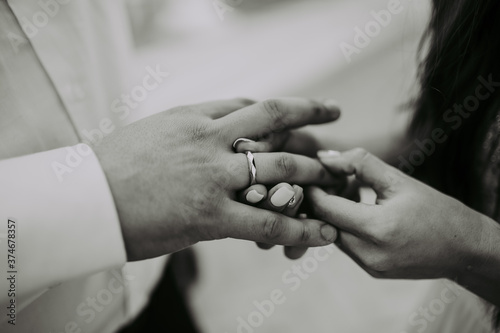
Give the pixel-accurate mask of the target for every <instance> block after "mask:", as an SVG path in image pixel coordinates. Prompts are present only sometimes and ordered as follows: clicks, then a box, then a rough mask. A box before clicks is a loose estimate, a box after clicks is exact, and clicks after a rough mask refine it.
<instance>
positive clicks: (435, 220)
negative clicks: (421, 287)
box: [246, 132, 500, 306]
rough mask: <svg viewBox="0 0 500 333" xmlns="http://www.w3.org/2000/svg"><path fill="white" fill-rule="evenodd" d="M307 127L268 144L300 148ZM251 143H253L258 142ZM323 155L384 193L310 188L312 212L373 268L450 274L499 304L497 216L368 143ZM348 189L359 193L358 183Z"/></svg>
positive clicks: (391, 273)
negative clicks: (365, 196)
mask: <svg viewBox="0 0 500 333" xmlns="http://www.w3.org/2000/svg"><path fill="white" fill-rule="evenodd" d="M304 135H305V136H307V134H305V133H304V132H300V133H298V134H293V133H292V134H291V135H289V136H288V141H286V142H285V143H283V142H282V141H279V142H274V143H273V142H268V143H267V147H271V148H272V149H275V148H277V147H282V146H285V147H286V148H285V149H287V150H290V151H294V152H299V153H300V150H301V149H303V148H301V146H297V145H295V144H294V141H295V142H304V138H301V139H300V140H296V139H295V138H297V137H298V136H304ZM309 140H311V142H315V143H316V146H315V147H321V146H322V143H321V141H319V140H316V139H314V138H313V137H311V138H309ZM325 142H326V143H328V142H329V139H327V140H325ZM325 142H324V143H325ZM324 143H323V144H324ZM246 145H247V147H246V148H247V149H249V148H251V147H250V146H251V143H247V144H246ZM310 153H311V152H310V151H309V152H308V154H310ZM389 155H390V154H386V155H385V156H389ZM318 158H319V159H320V161H321V162H322V163H323V165H324V166H325V167H326V168H327V169H328V170H329V171H330V172H331V173H332V174H334V175H336V176H337V177H340V178H342V177H348V176H351V177H352V176H354V177H355V182H357V183H358V184H362V185H364V186H369V187H371V188H372V189H373V190H374V191H375V192H376V194H377V201H376V203H375V204H374V205H367V204H364V203H360V202H359V200H350V199H348V198H350V197H348V196H346V194H344V193H343V194H344V195H343V196H338V195H331V194H328V193H326V192H325V191H324V190H322V189H320V188H319V187H316V186H310V187H307V188H306V191H305V197H306V201H307V203H308V206H309V207H310V208H311V209H312V216H313V217H315V218H318V219H320V220H323V221H325V222H328V223H330V224H332V225H334V226H335V227H336V228H337V230H338V238H337V241H336V244H337V245H338V247H339V248H340V249H341V250H342V251H344V252H345V253H346V254H348V255H349V256H350V257H351V258H352V259H353V260H354V261H356V262H357V263H358V264H359V265H360V266H361V267H362V268H363V269H364V270H365V271H366V272H368V273H369V274H370V275H372V276H374V277H377V278H386V279H435V278H448V279H451V280H454V281H456V282H457V283H459V284H461V285H462V286H464V287H466V288H467V289H469V290H470V291H472V292H473V293H475V294H477V295H478V296H480V297H482V298H484V299H485V300H487V301H489V302H491V303H492V304H494V305H497V306H499V305H500V283H499V281H500V269H498V268H499V267H500V246H499V245H498V244H500V225H499V224H498V223H497V222H496V221H494V220H492V219H491V218H489V217H487V216H485V215H483V214H480V213H478V212H476V211H474V210H472V209H470V208H469V207H467V206H466V205H464V204H462V203H461V202H459V201H457V200H455V199H454V198H452V197H450V196H447V195H445V194H443V193H441V192H438V191H437V190H435V189H433V188H431V187H429V186H427V185H425V184H423V183H421V182H419V181H417V180H416V179H414V178H411V177H409V176H408V175H406V174H404V173H403V172H401V171H400V170H398V169H396V168H394V167H392V166H390V165H389V164H387V163H385V162H384V161H382V160H381V159H379V158H378V157H375V156H374V155H372V154H371V153H369V152H367V151H366V150H364V149H361V148H355V149H351V150H347V151H345V152H343V153H340V152H332V151H322V152H319V153H318ZM344 192H345V193H352V191H351V189H346V190H345V191H344ZM351 199H352V198H351Z"/></svg>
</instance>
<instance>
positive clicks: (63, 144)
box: [0, 0, 165, 333]
mask: <svg viewBox="0 0 500 333" xmlns="http://www.w3.org/2000/svg"><path fill="white" fill-rule="evenodd" d="M125 17H126V15H125V13H124V8H123V3H122V2H119V1H98V0H96V1H93V0H41V1H37V0H8V1H7V0H0V273H1V274H2V276H0V281H1V282H0V303H1V310H0V312H1V313H0V318H1V320H0V331H1V332H54V333H55V332H72V333H78V332H113V331H115V330H116V329H117V328H118V327H119V326H121V325H123V324H124V323H126V322H127V321H128V320H130V319H132V318H133V317H134V316H135V315H136V314H137V313H138V312H139V311H140V310H141V308H142V307H143V306H144V304H145V303H146V301H147V299H148V295H149V293H150V292H151V290H152V288H153V287H154V285H155V284H156V282H157V281H158V279H159V276H160V274H161V272H162V268H163V265H164V263H165V258H159V259H156V260H149V261H144V262H139V263H134V264H127V265H125V263H126V253H125V247H124V244H123V239H122V235H121V230H120V224H119V220H118V215H117V212H116V209H115V206H114V202H113V197H112V195H111V191H110V189H109V187H108V184H107V181H106V178H105V175H104V173H103V171H102V169H101V167H100V165H99V162H98V160H97V158H96V157H95V155H94V154H93V152H92V150H91V149H90V148H89V146H87V145H85V144H79V145H76V144H78V143H79V142H85V141H87V142H88V141H90V140H92V138H93V139H94V140H97V139H98V137H99V135H100V134H99V133H101V134H102V135H108V134H110V133H111V132H113V130H114V129H115V128H117V127H118V126H120V125H121V120H120V118H119V116H120V114H119V113H117V112H116V111H118V110H119V108H118V107H119V106H120V105H119V103H121V102H117V99H119V98H120V96H121V94H123V93H124V92H126V91H127V90H126V89H125V85H124V83H125V82H126V81H125V80H124V79H125V76H124V75H123V73H125V70H124V69H127V65H128V64H127V54H129V53H130V51H131V49H130V47H129V39H128V36H129V35H128V25H127V22H126V21H125ZM122 110H123V109H122ZM99 131H100V132H99ZM9 220H11V221H15V225H16V235H15V236H16V238H15V239H13V240H15V251H11V252H10V254H11V257H10V258H9V257H8V254H9V252H8V249H9V247H8V245H9V244H13V242H10V243H9V242H8V235H9V232H8V231H7V225H8V221H9ZM11 224H13V223H12V222H11ZM8 259H10V260H14V261H8ZM10 265H13V266H10ZM124 265H125V266H124ZM7 272H13V273H7ZM12 275H14V277H15V278H14V280H15V283H14V284H15V287H14V288H11V287H12V286H11V285H10V282H9V280H7V278H9V277H11V276H12ZM9 290H11V291H12V290H14V292H15V296H13V295H12V293H9ZM12 299H13V300H14V301H15V314H16V317H15V325H13V324H12V323H14V321H13V317H12V316H10V317H9V316H8V314H9V313H11V310H10V309H8V308H7V306H9V304H11V302H12ZM9 321H10V323H9Z"/></svg>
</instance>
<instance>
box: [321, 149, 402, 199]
mask: <svg viewBox="0 0 500 333" xmlns="http://www.w3.org/2000/svg"><path fill="white" fill-rule="evenodd" d="M318 158H319V159H320V161H321V163H323V164H324V165H325V166H326V167H327V168H328V170H330V171H331V172H333V173H341V174H345V175H355V176H356V179H358V180H359V181H361V182H363V183H365V184H367V185H369V186H371V187H372V188H373V189H374V190H375V192H376V193H377V197H378V198H379V199H386V198H388V197H390V196H392V195H394V191H393V190H392V189H393V186H394V185H396V184H397V183H399V182H402V181H403V180H404V175H403V174H402V173H401V172H400V171H399V170H397V169H396V168H393V167H392V166H390V165H388V164H386V163H384V162H383V161H382V160H380V159H379V158H378V157H375V156H374V155H372V154H370V153H368V152H367V151H366V150H364V149H361V148H356V149H352V150H349V151H346V152H343V153H339V152H335V151H320V152H318Z"/></svg>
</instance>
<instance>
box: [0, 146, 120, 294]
mask: <svg viewBox="0 0 500 333" xmlns="http://www.w3.org/2000/svg"><path fill="white" fill-rule="evenodd" d="M0 218H1V221H0V223H1V224H0V236H4V237H3V238H0V241H1V243H0V254H1V256H0V258H1V260H0V268H1V269H0V271H2V272H6V271H16V272H17V277H16V279H17V281H16V285H17V296H18V297H22V296H23V295H29V294H32V293H35V292H37V291H41V290H44V289H46V288H50V287H53V286H55V285H58V284H59V283H62V282H64V281H68V280H72V279H75V278H78V277H81V276H85V275H90V274H93V273H96V272H99V271H103V270H106V269H110V268H113V267H118V266H122V265H123V264H125V262H126V252H125V246H124V242H123V237H122V234H121V229H120V223H119V220H118V214H117V212H116V208H115V205H114V201H113V197H112V194H111V191H110V189H109V186H108V183H107V180H106V177H105V175H104V172H103V170H102V169H101V166H100V164H99V161H98V159H97V157H96V156H95V154H94V152H93V151H92V149H91V148H90V147H89V146H87V145H84V144H79V145H77V146H73V147H66V148H61V149H56V150H51V151H47V152H43V153H38V154H33V155H28V156H23V157H18V158H13V159H9V160H3V161H0ZM9 220H10V221H11V222H10V225H12V224H15V239H13V240H15V251H12V252H11V253H13V255H14V256H15V261H14V265H13V266H10V265H9V264H8V262H7V254H8V252H7V251H8V249H9V248H8V246H7V237H8V236H7V234H8V231H7V225H8V223H9ZM12 221H13V222H12ZM10 234H12V232H10ZM11 244H12V242H11ZM11 249H12V248H11ZM10 263H11V264H12V263H13V262H12V261H11V262H10ZM0 281H2V282H0V290H7V289H8V288H7V287H8V285H7V283H8V282H9V281H7V280H6V279H5V278H3V279H1V280H0ZM4 287H6V288H4ZM4 294H6V293H2V295H0V300H1V302H0V303H4V301H5V299H4V300H2V298H4V297H6V295H4Z"/></svg>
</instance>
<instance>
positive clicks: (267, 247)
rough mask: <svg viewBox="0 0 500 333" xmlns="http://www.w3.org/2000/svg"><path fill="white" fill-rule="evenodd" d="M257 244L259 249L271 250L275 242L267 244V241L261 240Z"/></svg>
mask: <svg viewBox="0 0 500 333" xmlns="http://www.w3.org/2000/svg"><path fill="white" fill-rule="evenodd" d="M255 244H257V246H258V247H259V249H262V250H269V249H271V248H273V247H274V245H273V244H266V243H259V242H257V243H255Z"/></svg>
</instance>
